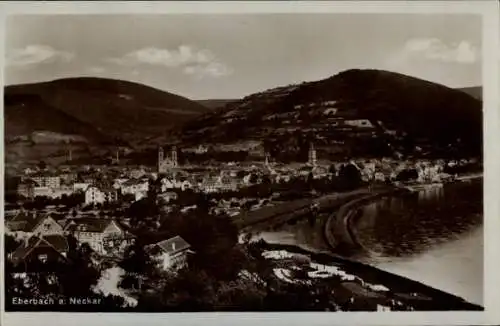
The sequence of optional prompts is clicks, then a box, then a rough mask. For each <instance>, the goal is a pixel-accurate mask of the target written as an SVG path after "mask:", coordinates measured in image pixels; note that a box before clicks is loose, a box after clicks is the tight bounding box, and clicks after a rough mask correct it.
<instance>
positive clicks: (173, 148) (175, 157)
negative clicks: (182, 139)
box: [171, 146, 178, 167]
mask: <svg viewBox="0 0 500 326" xmlns="http://www.w3.org/2000/svg"><path fill="white" fill-rule="evenodd" d="M171 159H172V166H174V167H176V166H177V165H178V162H177V147H175V146H174V147H172V157H171Z"/></svg>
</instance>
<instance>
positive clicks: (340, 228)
mask: <svg viewBox="0 0 500 326" xmlns="http://www.w3.org/2000/svg"><path fill="white" fill-rule="evenodd" d="M406 192H407V190H406V189H402V188H389V189H379V190H378V191H374V192H372V193H369V194H364V195H362V196H361V197H360V196H358V197H357V198H355V199H352V200H350V201H347V202H345V203H344V204H343V205H341V206H340V208H339V209H338V210H337V211H336V212H335V213H333V214H331V215H330V216H329V217H328V218H327V220H326V222H325V227H324V233H325V240H326V242H327V244H328V246H329V247H330V248H331V250H332V251H333V252H337V253H339V252H344V251H349V252H351V251H353V250H357V249H360V248H361V245H360V244H359V242H358V241H357V240H356V237H355V236H354V234H353V232H352V229H351V226H350V220H351V218H352V217H353V216H354V214H356V212H357V210H356V209H357V208H358V207H360V206H361V205H364V204H366V203H368V202H371V201H374V200H377V199H379V198H382V197H384V196H388V195H396V194H401V193H406Z"/></svg>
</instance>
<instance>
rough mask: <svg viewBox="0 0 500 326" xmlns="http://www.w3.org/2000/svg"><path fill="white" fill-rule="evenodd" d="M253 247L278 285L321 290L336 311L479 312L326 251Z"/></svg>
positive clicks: (462, 302) (262, 243) (453, 298)
mask: <svg viewBox="0 0 500 326" xmlns="http://www.w3.org/2000/svg"><path fill="white" fill-rule="evenodd" d="M252 245H253V250H252V251H253V255H254V256H262V257H264V259H266V260H267V261H268V263H269V264H270V269H271V271H272V272H271V274H270V276H269V275H267V277H266V279H268V277H271V278H273V277H274V278H275V279H276V280H277V281H278V282H280V283H285V284H289V285H291V286H301V287H303V286H306V287H308V288H309V289H310V291H311V293H315V292H316V291H319V290H318V289H322V290H325V287H326V289H327V292H328V293H330V294H329V295H328V296H329V297H331V300H333V302H334V303H335V305H338V306H340V307H341V309H340V310H343V311H352V310H358V309H360V310H364V311H369V310H375V311H376V310H378V309H383V310H400V311H401V310H402V311H409V310H410V311H411V310H420V311H431V310H434V311H439V310H440V311H443V310H476V311H477V310H483V308H482V307H480V306H478V305H475V304H471V303H469V302H467V301H465V300H464V299H462V298H459V297H457V296H454V295H451V294H448V293H446V292H443V291H440V290H437V289H435V288H432V287H429V286H427V285H424V284H422V283H419V282H416V281H413V280H410V279H407V278H405V277H401V276H398V275H395V274H392V273H388V272H385V271H382V270H379V269H377V268H375V267H372V266H369V265H366V264H363V263H360V262H356V261H352V260H349V259H346V258H343V257H340V256H336V255H333V254H330V253H318V252H313V251H310V250H307V249H304V248H301V247H297V246H294V245H283V244H269V243H266V242H265V241H259V242H257V243H254V244H252Z"/></svg>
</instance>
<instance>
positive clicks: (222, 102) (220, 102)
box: [196, 99, 237, 109]
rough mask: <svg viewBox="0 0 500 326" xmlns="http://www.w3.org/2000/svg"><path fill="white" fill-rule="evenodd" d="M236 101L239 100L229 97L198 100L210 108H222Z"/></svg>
mask: <svg viewBox="0 0 500 326" xmlns="http://www.w3.org/2000/svg"><path fill="white" fill-rule="evenodd" d="M236 101H237V100H229V99H210V100H198V101H196V102H197V103H199V104H201V105H203V106H205V107H206V108H209V109H220V108H223V107H224V106H226V105H228V104H230V103H233V102H236Z"/></svg>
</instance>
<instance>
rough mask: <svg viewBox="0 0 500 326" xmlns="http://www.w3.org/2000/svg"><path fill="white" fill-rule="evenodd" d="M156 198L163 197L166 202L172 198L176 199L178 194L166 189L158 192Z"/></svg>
mask: <svg viewBox="0 0 500 326" xmlns="http://www.w3.org/2000/svg"><path fill="white" fill-rule="evenodd" d="M158 198H161V199H163V200H164V201H165V202H166V203H169V202H171V201H173V200H177V198H178V195H177V193H176V192H173V191H167V192H163V193H160V194H158Z"/></svg>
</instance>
